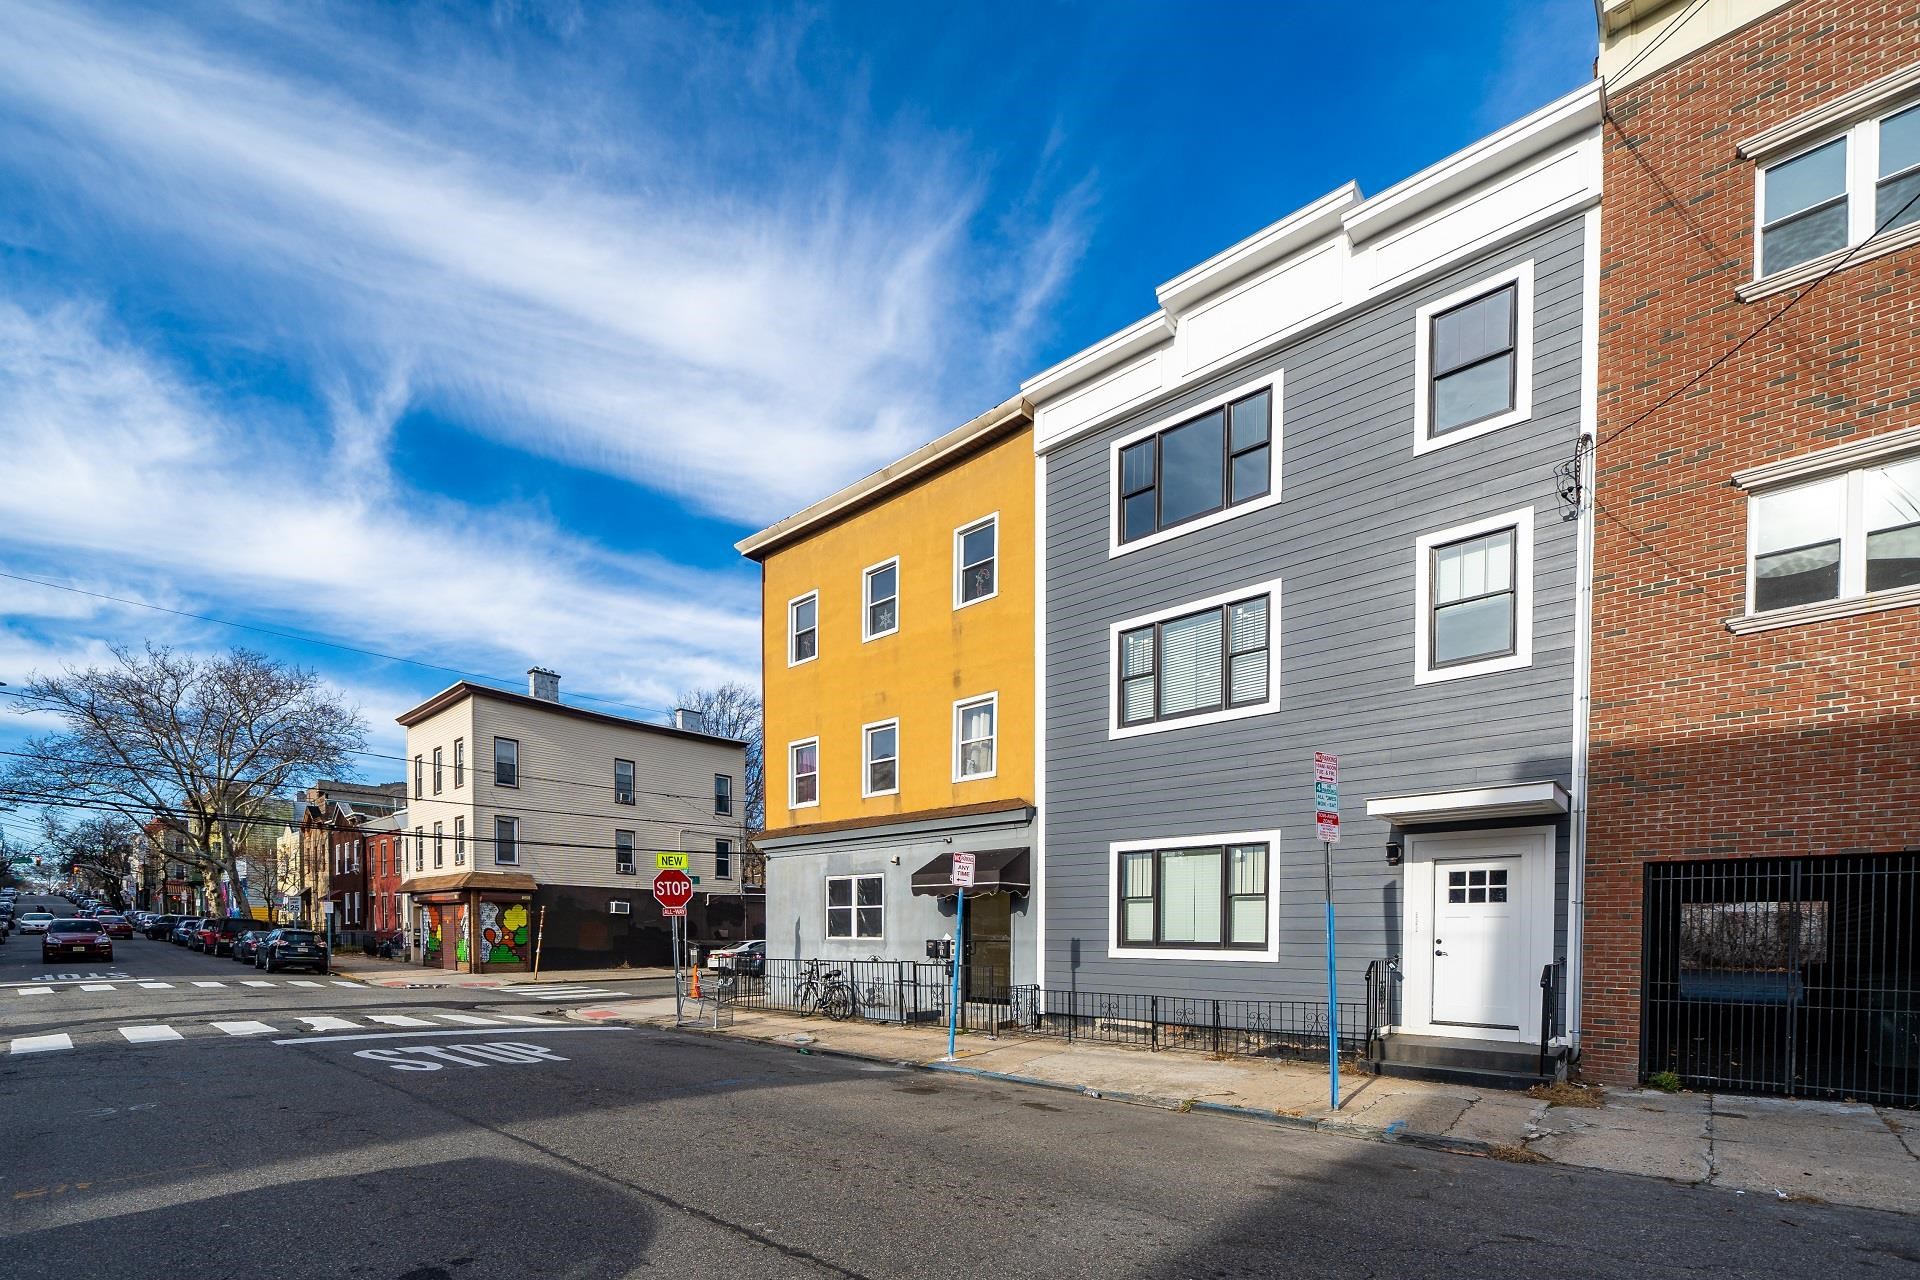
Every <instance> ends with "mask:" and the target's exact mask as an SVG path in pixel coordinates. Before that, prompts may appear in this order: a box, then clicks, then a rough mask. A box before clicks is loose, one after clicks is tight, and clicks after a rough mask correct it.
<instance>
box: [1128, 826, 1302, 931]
mask: <svg viewBox="0 0 1920 1280" xmlns="http://www.w3.org/2000/svg"><path fill="white" fill-rule="evenodd" d="M1276 843H1277V842H1276V841H1275V840H1274V839H1272V838H1261V837H1257V836H1246V837H1216V838H1214V839H1208V840H1202V841H1196V842H1194V843H1191V844H1185V843H1174V842H1169V843H1167V844H1166V845H1164V846H1160V847H1154V846H1151V845H1146V844H1139V843H1128V844H1124V845H1116V846H1115V847H1114V873H1115V874H1114V880H1115V885H1114V890H1115V902H1114V928H1113V942H1114V946H1115V947H1116V948H1117V949H1119V950H1121V951H1127V950H1148V949H1152V950H1172V951H1198V952H1206V951H1222V952H1241V953H1252V954H1253V956H1254V957H1264V956H1265V955H1267V954H1268V953H1269V952H1270V951H1271V950H1272V949H1273V946H1274V941H1275V940H1274V937H1273V932H1274V930H1273V913H1272V908H1273V906H1274V903H1273V899H1272V896H1271V894H1270V892H1269V884H1270V867H1269V865H1268V864H1269V861H1270V859H1271V855H1272V850H1273V849H1274V847H1275V846H1276Z"/></svg>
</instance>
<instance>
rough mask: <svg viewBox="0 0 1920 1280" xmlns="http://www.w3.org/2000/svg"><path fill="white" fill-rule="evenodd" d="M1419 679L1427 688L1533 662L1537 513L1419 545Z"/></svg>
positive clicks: (1441, 534)
mask: <svg viewBox="0 0 1920 1280" xmlns="http://www.w3.org/2000/svg"><path fill="white" fill-rule="evenodd" d="M1414 547H1415V557H1416V564H1415V569H1414V574H1415V583H1414V604H1415V610H1414V611H1415V619H1414V646H1413V651H1414V680H1415V682H1416V683H1419V684H1426V683H1430V682H1433V681H1440V680H1454V679H1459V678H1462V677H1466V676H1476V675H1486V674H1489V673H1491V672H1495V671H1511V670H1514V669H1516V668H1520V667H1525V666H1529V665H1531V664H1532V662H1533V509H1532V508H1531V507H1529V508H1527V509H1525V510H1523V511H1514V512H1509V513H1507V514H1505V515H1499V516H1491V517H1488V518H1487V519H1484V520H1477V521H1474V522H1473V523H1471V524H1464V525H1459V526H1456V527H1455V528H1452V529H1443V530H1439V531H1437V532H1434V533H1429V534H1424V535H1422V536H1421V537H1419V538H1417V539H1416V540H1415V542H1414Z"/></svg>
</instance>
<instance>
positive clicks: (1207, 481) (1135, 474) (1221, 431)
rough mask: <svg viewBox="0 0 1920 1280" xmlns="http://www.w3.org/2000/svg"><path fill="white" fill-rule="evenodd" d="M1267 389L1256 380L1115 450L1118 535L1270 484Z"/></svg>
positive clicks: (1154, 527)
mask: <svg viewBox="0 0 1920 1280" xmlns="http://www.w3.org/2000/svg"><path fill="white" fill-rule="evenodd" d="M1272 434H1273V389H1272V387H1261V388H1260V389H1259V390H1258V391H1254V392H1252V393H1250V394H1248V395H1245V396H1242V397H1240V398H1239V399H1237V400H1233V401H1230V402H1229V403H1226V404H1221V405H1215V406H1214V407H1213V408H1211V409H1208V410H1207V411H1206V412H1204V413H1201V414H1199V415H1197V416H1195V417H1192V418H1189V419H1187V420H1186V421H1184V422H1180V423H1176V424H1175V425H1173V426H1170V427H1167V428H1165V429H1164V430H1160V431H1156V432H1154V433H1153V434H1152V435H1150V436H1147V437H1146V438H1145V439H1142V440H1138V441H1134V442H1132V443H1130V444H1127V445H1126V446H1125V447H1123V448H1121V449H1120V451H1119V470H1118V474H1117V475H1116V476H1115V478H1114V483H1115V493H1116V495H1117V497H1118V502H1119V541H1121V542H1123V543H1124V542H1131V541H1133V540H1135V539H1137V538H1144V537H1147V536H1148V535H1150V534H1154V533H1158V532H1160V531H1161V530H1163V529H1168V528H1172V527H1174V526H1177V525H1181V524H1185V523H1187V522H1188V521H1192V520H1199V519H1201V518H1202V517H1205V516H1208V515H1212V514H1214V513H1216V512H1219V511H1224V510H1225V509H1227V508H1229V507H1233V506H1238V505H1239V504H1241V503H1244V502H1251V501H1253V500H1254V499H1256V498H1261V497H1265V496H1266V495H1267V493H1268V491H1269V490H1270V489H1271V488H1272V485H1273V463H1272V456H1273V449H1272Z"/></svg>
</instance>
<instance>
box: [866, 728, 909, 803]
mask: <svg viewBox="0 0 1920 1280" xmlns="http://www.w3.org/2000/svg"><path fill="white" fill-rule="evenodd" d="M860 736H861V739H862V741H863V742H864V743H865V744H866V745H865V748H864V749H865V753H866V758H865V763H866V774H865V777H864V778H863V780H862V786H863V788H864V790H862V792H861V794H862V795H865V796H891V795H897V794H899V791H900V722H899V721H898V720H882V721H880V722H879V723H877V724H870V725H865V726H863V727H862V728H861V731H860Z"/></svg>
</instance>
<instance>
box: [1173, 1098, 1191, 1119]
mask: <svg viewBox="0 0 1920 1280" xmlns="http://www.w3.org/2000/svg"><path fill="white" fill-rule="evenodd" d="M1174 1110H1175V1111H1178V1112H1179V1113H1180V1114H1181V1115H1185V1114H1186V1113H1187V1112H1189V1111H1191V1110H1193V1099H1192V1098H1182V1099H1180V1105H1179V1106H1177V1107H1175V1108H1174Z"/></svg>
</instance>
